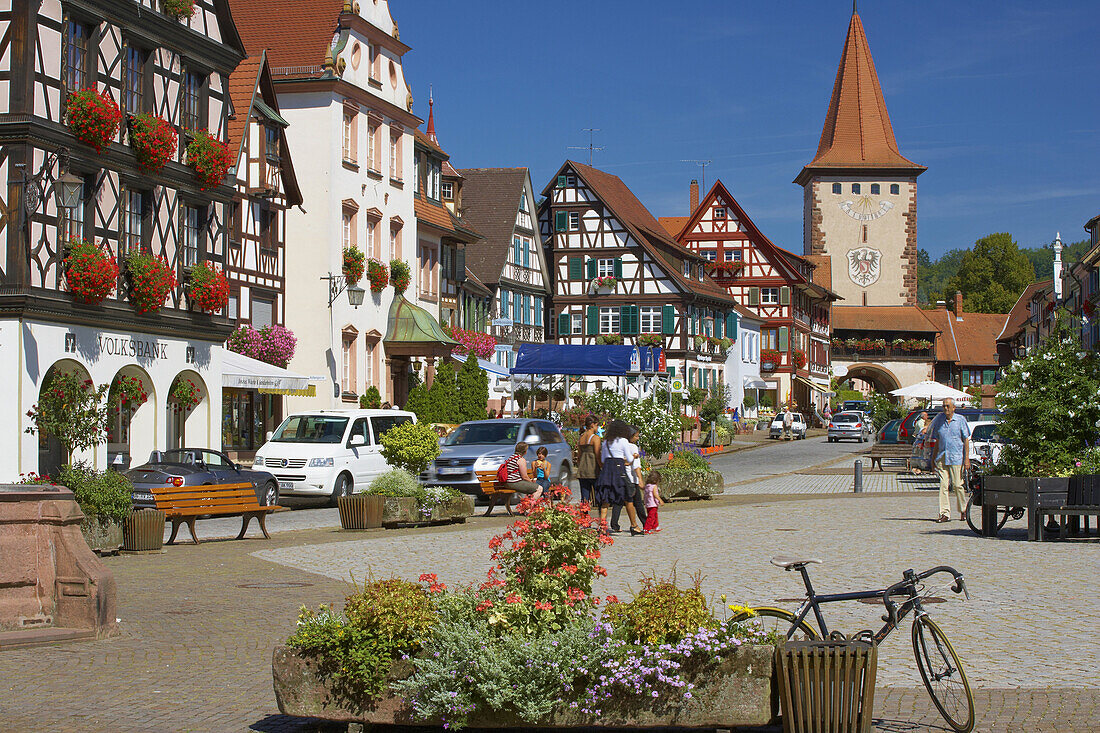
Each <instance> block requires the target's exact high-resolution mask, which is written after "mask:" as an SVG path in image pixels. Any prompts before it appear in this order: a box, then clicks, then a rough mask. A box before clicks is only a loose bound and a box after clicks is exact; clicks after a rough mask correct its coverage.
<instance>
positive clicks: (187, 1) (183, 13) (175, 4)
mask: <svg viewBox="0 0 1100 733" xmlns="http://www.w3.org/2000/svg"><path fill="white" fill-rule="evenodd" d="M160 7H161V9H162V10H163V11H164V14H165V15H167V16H168V17H170V18H175V19H176V20H182V19H183V18H190V17H191V16H192V15H194V14H195V0H161V3H160Z"/></svg>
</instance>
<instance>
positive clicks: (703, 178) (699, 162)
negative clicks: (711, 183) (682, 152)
mask: <svg viewBox="0 0 1100 733" xmlns="http://www.w3.org/2000/svg"><path fill="white" fill-rule="evenodd" d="M680 162H681V163H694V164H695V165H697V166H699V167H700V168H701V169H702V171H703V174H702V175H701V176H699V179H700V180H701V181H702V185H701V187H702V189H703V192H704V193H706V190H707V166H708V165H710V164H711V163H713V162H714V161H713V160H681V161H680Z"/></svg>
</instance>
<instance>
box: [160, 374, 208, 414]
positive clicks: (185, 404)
mask: <svg viewBox="0 0 1100 733" xmlns="http://www.w3.org/2000/svg"><path fill="white" fill-rule="evenodd" d="M201 401H202V388H201V387H199V385H197V384H195V383H194V382H193V381H192V380H190V379H188V378H187V377H183V376H177V377H176V379H175V380H174V381H173V382H172V386H171V388H170V389H169V390H168V404H170V405H171V406H172V409H173V410H175V411H176V412H188V411H190V410H193V409H194V408H195V407H197V406H198V404H199V402H201Z"/></svg>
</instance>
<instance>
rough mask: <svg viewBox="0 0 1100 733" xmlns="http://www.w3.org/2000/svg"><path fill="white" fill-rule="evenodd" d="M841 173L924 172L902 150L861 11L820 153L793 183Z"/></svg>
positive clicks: (853, 27) (846, 45) (847, 42)
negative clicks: (897, 139)
mask: <svg viewBox="0 0 1100 733" xmlns="http://www.w3.org/2000/svg"><path fill="white" fill-rule="evenodd" d="M837 169H856V170H866V169H886V170H895V171H908V172H910V173H916V174H917V175H919V174H920V173H922V172H923V171H925V170H926V168H925V167H924V166H922V165H918V164H917V163H914V162H913V161H911V160H909V159H908V158H906V157H905V156H903V155H902V154H901V152H900V151H899V150H898V144H897V141H896V140H895V139H894V128H893V126H892V125H891V124H890V115H889V113H887V111H886V99H885V98H884V97H883V96H882V88H881V87H880V86H879V81H878V73H877V72H876V71H875V62H874V59H872V58H871V48H870V46H869V45H868V44H867V34H866V33H864V31H863V22H862V21H861V20H860V17H859V14H858V13H852V20H851V23H849V25H848V37H847V38H846V39H845V40H844V51H843V53H842V54H841V56H840V66H839V67H838V68H837V72H836V82H835V83H834V84H833V96H832V99H831V100H830V101H829V111H828V113H827V114H826V115H825V125H824V127H823V128H822V130H821V141H820V142H819V143H818V146H817V154H816V155H815V156H814V159H813V160H812V161H810V163H809V164H808V165H807V166H806V167H805V168H803V169H802V172H801V173H800V174H799V175H798V178H796V179H795V182H796V183H803V182H804V181H805V180H806V179H807V178H808V177H809V176H810V175H811V174H812V173H814V172H822V171H827V170H837Z"/></svg>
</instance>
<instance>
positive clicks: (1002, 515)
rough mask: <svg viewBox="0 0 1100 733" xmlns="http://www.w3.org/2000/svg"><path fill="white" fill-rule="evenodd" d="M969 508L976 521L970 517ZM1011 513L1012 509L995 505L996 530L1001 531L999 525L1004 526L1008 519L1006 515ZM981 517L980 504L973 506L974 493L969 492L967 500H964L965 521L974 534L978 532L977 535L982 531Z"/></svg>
mask: <svg viewBox="0 0 1100 733" xmlns="http://www.w3.org/2000/svg"><path fill="white" fill-rule="evenodd" d="M971 510H973V512H974V514H975V515H976V516H977V518H978V522H975V521H974V518H973V517H971V515H970V512H971ZM1011 513H1012V510H1011V509H1009V508H1008V507H1000V506H999V507H997V531H998V532H1000V531H1001V527H1003V526H1005V522H1007V521H1008V515H1009V514H1011ZM981 517H982V508H981V507H980V506H974V495H973V494H970V495H969V496H968V497H967V500H966V523H967V525H968V526H969V527H970V529H972V530H974V532H975V534H978V535H981V533H982V526H981Z"/></svg>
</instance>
